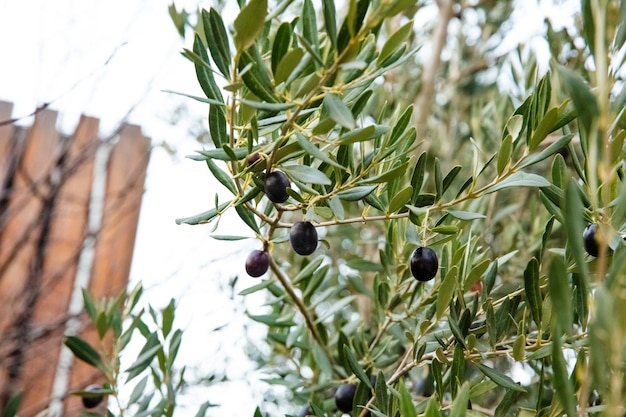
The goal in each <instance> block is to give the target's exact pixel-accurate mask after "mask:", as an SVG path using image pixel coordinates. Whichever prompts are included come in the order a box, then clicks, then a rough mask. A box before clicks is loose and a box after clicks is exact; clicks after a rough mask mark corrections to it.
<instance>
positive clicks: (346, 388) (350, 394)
mask: <svg viewBox="0 0 626 417" xmlns="http://www.w3.org/2000/svg"><path fill="white" fill-rule="evenodd" d="M355 393H356V385H355V384H341V385H339V388H337V391H335V405H336V406H337V409H338V410H339V411H341V412H344V413H349V412H351V411H352V403H353V402H354V394H355Z"/></svg>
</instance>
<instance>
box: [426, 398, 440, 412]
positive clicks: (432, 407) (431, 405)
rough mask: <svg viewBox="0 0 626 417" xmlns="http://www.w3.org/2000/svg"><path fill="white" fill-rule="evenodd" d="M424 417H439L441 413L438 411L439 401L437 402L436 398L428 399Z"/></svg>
mask: <svg viewBox="0 0 626 417" xmlns="http://www.w3.org/2000/svg"><path fill="white" fill-rule="evenodd" d="M424 417H441V412H440V411H439V401H437V396H436V395H432V396H431V397H430V398H429V399H428V404H426V414H424Z"/></svg>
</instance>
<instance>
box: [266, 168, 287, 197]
mask: <svg viewBox="0 0 626 417" xmlns="http://www.w3.org/2000/svg"><path fill="white" fill-rule="evenodd" d="M289 186H291V183H290V182H289V178H287V176H286V175H285V174H284V173H283V172H281V171H272V172H270V173H269V174H267V175H266V176H265V195H266V196H267V198H269V199H270V201H272V202H274V203H284V202H285V201H287V199H288V198H289V194H287V187H289Z"/></svg>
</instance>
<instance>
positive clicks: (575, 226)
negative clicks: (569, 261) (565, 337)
mask: <svg viewBox="0 0 626 417" xmlns="http://www.w3.org/2000/svg"><path fill="white" fill-rule="evenodd" d="M561 210H562V213H563V219H564V221H565V223H564V224H566V225H567V227H565V228H564V229H565V235H566V236H567V248H568V249H569V251H570V252H571V254H572V255H573V257H574V260H575V261H576V266H577V267H578V271H579V272H580V274H582V277H583V279H586V280H588V277H589V269H588V267H587V262H586V261H585V253H584V248H583V239H582V235H583V221H584V220H583V219H584V216H583V214H584V208H583V204H582V201H581V199H580V194H579V193H578V185H577V184H576V182H575V180H574V178H570V180H569V181H568V183H567V187H566V188H565V201H564V203H563V204H562V206H561ZM563 330H565V329H563Z"/></svg>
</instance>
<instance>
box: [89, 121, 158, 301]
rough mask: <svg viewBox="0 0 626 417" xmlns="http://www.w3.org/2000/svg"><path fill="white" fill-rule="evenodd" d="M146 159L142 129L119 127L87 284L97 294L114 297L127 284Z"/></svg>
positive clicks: (146, 143)
mask: <svg viewBox="0 0 626 417" xmlns="http://www.w3.org/2000/svg"><path fill="white" fill-rule="evenodd" d="M149 158H150V140H149V139H148V138H147V137H145V136H144V135H143V134H142V133H141V128H140V127H139V126H134V125H126V126H125V127H124V128H122V130H121V132H120V138H119V141H118V142H117V143H116V144H115V146H114V147H113V149H112V150H111V155H110V157H109V163H108V166H107V187H106V197H105V203H104V217H103V220H102V229H101V230H100V232H99V235H98V238H97V243H96V256H95V263H94V266H93V274H92V278H91V283H90V289H91V291H92V292H93V293H94V294H96V295H97V296H115V295H117V294H118V293H119V292H120V291H121V290H122V289H124V288H126V285H127V284H128V274H129V272H130V262H131V259H132V256H133V250H134V246H135V235H136V233H137V223H138V220H139V209H140V206H141V199H142V197H143V191H144V182H145V178H146V170H147V167H148V160H149Z"/></svg>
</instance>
